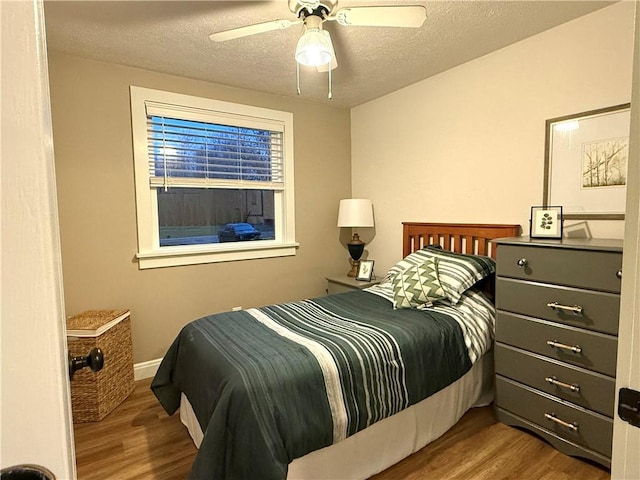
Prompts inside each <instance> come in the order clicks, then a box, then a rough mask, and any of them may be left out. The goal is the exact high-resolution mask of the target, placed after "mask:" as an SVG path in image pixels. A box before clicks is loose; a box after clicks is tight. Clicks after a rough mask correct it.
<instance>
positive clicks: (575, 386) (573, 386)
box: [545, 377, 580, 392]
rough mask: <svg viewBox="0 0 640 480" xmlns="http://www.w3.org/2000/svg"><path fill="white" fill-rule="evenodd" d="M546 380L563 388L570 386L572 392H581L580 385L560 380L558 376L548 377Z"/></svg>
mask: <svg viewBox="0 0 640 480" xmlns="http://www.w3.org/2000/svg"><path fill="white" fill-rule="evenodd" d="M545 380H546V381H547V382H548V383H550V384H551V385H556V386H558V387H562V388H568V389H569V390H571V391H572V392H579V391H580V386H579V385H578V384H577V383H565V382H561V381H560V380H558V379H557V378H556V377H546V378H545Z"/></svg>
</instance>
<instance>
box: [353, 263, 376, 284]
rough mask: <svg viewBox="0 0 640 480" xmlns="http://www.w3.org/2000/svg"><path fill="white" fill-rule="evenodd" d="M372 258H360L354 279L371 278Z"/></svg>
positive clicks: (363, 279)
mask: <svg viewBox="0 0 640 480" xmlns="http://www.w3.org/2000/svg"><path fill="white" fill-rule="evenodd" d="M373 263H374V262H373V260H360V265H358V274H357V275H356V280H361V281H365V282H370V281H371V279H372V278H373Z"/></svg>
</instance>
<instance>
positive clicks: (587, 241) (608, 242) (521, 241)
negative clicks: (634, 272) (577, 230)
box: [492, 237, 622, 252]
mask: <svg viewBox="0 0 640 480" xmlns="http://www.w3.org/2000/svg"><path fill="white" fill-rule="evenodd" d="M492 242H495V243H497V244H498V245H500V244H504V245H521V246H525V245H527V246H534V247H554V248H569V249H580V250H600V251H608V252H622V240H619V239H615V238H563V239H547V238H530V237H506V238H496V239H494V240H492Z"/></svg>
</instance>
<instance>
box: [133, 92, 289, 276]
mask: <svg viewBox="0 0 640 480" xmlns="http://www.w3.org/2000/svg"><path fill="white" fill-rule="evenodd" d="M129 89H130V100H131V129H132V140H133V157H134V176H135V193H136V215H137V230H138V252H137V254H136V257H137V259H138V265H139V268H140V269H147V268H159V267H170V266H182V265H195V264H202V263H216V262H228V261H237V260H251V259H258V258H272V257H283V256H292V255H295V254H296V251H297V248H298V246H299V244H298V243H297V242H296V241H295V210H294V208H295V201H294V170H293V167H294V161H293V114H292V113H291V112H283V111H279V110H272V109H267V108H261V107H254V106H251V105H243V104H238V103H231V102H223V101H220V100H213V99H210V98H202V97H195V96H191V95H184V94H180V93H173V92H166V91H162V90H154V89H149V88H144V87H138V86H134V85H131V86H130V87H129ZM147 105H154V106H156V107H157V105H167V106H169V107H170V108H174V109H175V108H180V107H183V108H184V109H185V110H189V109H194V110H198V113H199V115H202V113H203V112H209V113H210V114H211V122H212V123H216V122H215V120H216V119H225V118H226V119H229V121H230V122H234V123H233V124H235V125H238V124H240V126H246V127H248V128H255V125H256V122H258V123H263V124H266V125H268V124H271V125H274V126H277V127H278V128H280V129H282V132H283V149H284V151H283V176H284V189H283V190H282V191H280V192H277V193H274V202H275V219H274V222H275V224H274V227H275V232H276V238H275V239H274V240H261V241H259V242H224V243H215V244H214V243H210V244H203V245H176V246H165V247H160V234H159V225H158V201H157V195H156V192H157V188H158V187H155V186H151V185H150V174H149V153H148V149H147V148H148V147H147ZM201 118H202V117H200V119H199V121H202V120H201ZM194 120H195V118H194ZM243 120H244V121H246V123H245V124H244V125H243V124H242V122H243Z"/></svg>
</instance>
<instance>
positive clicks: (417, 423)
mask: <svg viewBox="0 0 640 480" xmlns="http://www.w3.org/2000/svg"><path fill="white" fill-rule="evenodd" d="M492 400H493V350H490V351H489V352H488V353H487V354H485V355H484V356H483V357H482V358H481V359H480V360H478V361H477V362H476V363H475V364H474V365H473V367H472V368H471V370H469V371H468V372H467V373H466V374H465V375H464V376H462V378H460V379H459V380H457V381H456V382H454V383H452V384H451V385H449V386H448V387H446V388H444V389H443V390H441V391H439V392H438V393H435V394H433V395H432V396H430V397H429V398H426V399H424V400H423V401H422V402H420V403H417V404H415V405H413V406H411V407H409V408H407V409H406V410H403V411H401V412H399V413H397V414H395V415H393V416H391V417H388V418H385V419H384V420H381V421H379V422H377V423H375V424H373V425H371V426H370V427H369V428H367V429H365V430H363V431H361V432H358V433H356V434H355V435H352V436H351V437H348V438H347V439H345V440H343V441H341V442H340V443H337V444H335V445H331V446H329V447H326V448H323V449H320V450H316V451H315V452H311V453H309V454H308V455H305V456H304V457H301V458H297V459H296V460H294V461H293V462H292V463H291V464H289V474H288V475H287V479H289V480H292V479H305V480H313V479H325V480H326V479H332V478H340V479H345V480H346V479H365V478H369V477H370V476H371V475H374V474H376V473H378V472H381V471H383V470H385V469H386V468H389V467H390V466H391V465H394V464H396V463H398V462H399V461H400V460H402V459H403V458H406V457H408V456H409V455H411V454H412V453H414V452H416V451H418V450H420V449H421V448H422V447H424V446H425V445H427V444H428V443H430V442H432V441H433V440H435V439H437V438H438V437H440V436H441V435H443V434H444V433H445V432H446V431H447V430H449V429H450V428H451V427H452V426H453V425H455V424H456V423H457V422H458V420H460V418H461V417H462V415H464V413H465V412H466V411H467V410H468V409H469V408H471V407H473V406H483V405H488V404H489V403H491V401H492ZM180 419H181V421H182V423H183V424H184V425H185V426H186V427H187V429H188V430H189V434H190V435H191V438H192V439H193V441H194V443H195V445H196V446H197V447H199V446H200V443H201V442H202V437H203V434H202V430H201V429H200V425H199V424H198V421H197V420H196V417H195V415H194V413H193V409H192V407H191V405H190V404H189V401H188V400H187V398H186V396H184V394H183V395H182V401H181V403H180Z"/></svg>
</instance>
